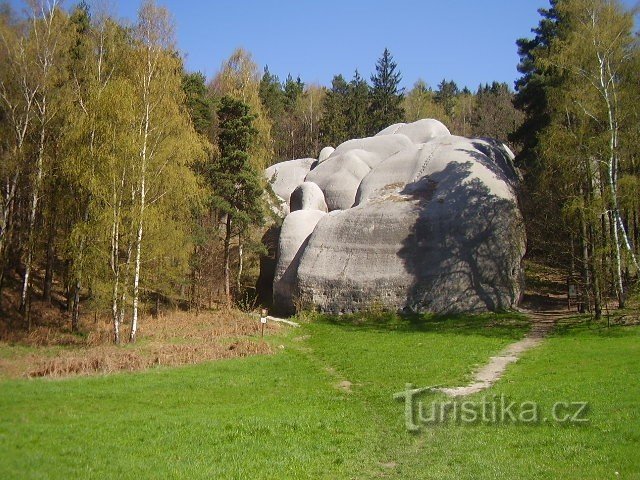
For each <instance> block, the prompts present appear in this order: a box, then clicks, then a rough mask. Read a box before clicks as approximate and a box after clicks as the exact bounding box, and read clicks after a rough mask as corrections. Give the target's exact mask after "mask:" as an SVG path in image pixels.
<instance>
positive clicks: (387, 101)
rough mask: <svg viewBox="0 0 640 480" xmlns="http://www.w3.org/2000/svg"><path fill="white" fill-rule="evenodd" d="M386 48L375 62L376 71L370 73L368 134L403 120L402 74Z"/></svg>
mask: <svg viewBox="0 0 640 480" xmlns="http://www.w3.org/2000/svg"><path fill="white" fill-rule="evenodd" d="M397 68H398V65H397V64H396V62H394V61H393V56H392V55H391V52H389V50H388V49H387V48H385V49H384V52H383V53H382V57H380V58H379V59H378V62H377V63H376V73H375V74H373V75H371V101H370V103H369V134H370V135H375V134H376V133H377V132H379V131H380V130H382V129H383V128H386V127H388V126H389V125H392V124H394V123H398V122H402V121H404V116H405V112H404V109H403V107H402V99H403V98H404V93H403V89H401V88H399V86H400V81H401V80H402V75H401V74H400V72H399V71H396V69H397Z"/></svg>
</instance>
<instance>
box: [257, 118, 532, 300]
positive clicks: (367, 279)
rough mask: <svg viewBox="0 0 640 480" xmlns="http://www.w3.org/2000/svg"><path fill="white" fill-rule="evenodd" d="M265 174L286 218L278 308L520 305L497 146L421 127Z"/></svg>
mask: <svg viewBox="0 0 640 480" xmlns="http://www.w3.org/2000/svg"><path fill="white" fill-rule="evenodd" d="M265 174H266V176H267V178H268V179H270V181H271V182H272V188H273V190H274V192H275V193H276V195H278V196H279V197H280V199H281V200H282V211H283V212H284V213H285V214H286V217H285V219H284V223H283V225H282V229H281V234H280V238H279V242H278V256H277V265H276V272H275V277H274V280H273V297H274V306H275V307H276V308H278V309H280V310H281V311H284V312H292V311H293V309H294V305H295V303H296V301H297V300H298V299H299V300H301V301H304V302H310V303H312V304H314V305H316V306H317V307H319V308H320V309H321V310H323V311H328V312H333V313H340V312H352V311H356V310H360V309H366V308H369V307H371V306H372V305H379V306H383V307H386V308H389V309H394V310H403V311H431V312H438V313H445V312H446V313H453V312H477V311H486V310H492V311H495V310H503V309H509V308H512V307H515V306H516V305H517V302H518V301H519V298H520V294H521V289H522V270H521V260H522V257H523V255H524V251H525V233H524V225H523V222H522V216H521V214H520V211H519V209H518V205H517V201H516V188H517V184H518V180H519V178H518V173H517V170H516V169H515V168H514V166H513V154H512V153H511V151H510V150H509V149H508V148H507V147H506V146H504V145H503V144H501V143H500V142H497V141H495V140H492V139H467V138H463V137H458V136H454V135H451V134H450V133H449V131H448V130H447V128H446V127H445V126H444V125H443V124H442V123H440V122H438V121H436V120H431V119H428V120H420V121H418V122H414V123H410V124H397V125H392V126H390V127H388V128H386V129H384V130H383V131H381V132H380V133H378V134H377V135H376V136H374V137H370V138H363V139H355V140H349V141H347V142H345V143H343V144H341V145H339V146H338V147H337V148H336V149H335V150H333V149H332V148H331V147H326V148H325V149H323V150H322V152H321V154H320V156H319V158H318V160H314V159H301V160H291V161H288V162H282V163H279V164H277V165H274V166H272V167H270V168H269V169H267V171H266V172H265ZM327 211H328V213H327ZM289 212H291V213H289Z"/></svg>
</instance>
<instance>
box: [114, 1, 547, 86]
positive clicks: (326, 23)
mask: <svg viewBox="0 0 640 480" xmlns="http://www.w3.org/2000/svg"><path fill="white" fill-rule="evenodd" d="M158 3H159V4H160V5H164V6H166V7H167V8H168V9H169V10H170V11H171V12H172V13H173V15H174V18H175V21H176V33H177V38H178V45H179V47H180V49H181V50H182V51H183V53H184V54H185V55H186V58H187V66H188V68H189V69H190V70H200V71H202V72H203V73H205V74H206V75H207V76H208V77H211V76H212V75H214V74H215V73H216V72H217V71H218V69H219V67H220V64H221V63H222V62H223V60H224V59H226V58H228V57H229V55H230V54H231V53H232V52H233V50H234V49H235V48H236V47H239V46H242V47H244V48H245V49H247V50H249V51H250V52H251V53H252V54H253V57H254V60H255V61H256V63H257V64H258V65H259V66H260V68H262V67H263V66H264V65H269V69H270V70H271V72H272V73H275V74H277V75H278V76H279V77H280V79H281V80H284V79H285V78H286V76H287V74H288V73H291V74H292V75H293V76H294V77H295V76H297V75H300V77H301V78H302V80H303V81H305V82H306V83H314V82H315V83H319V84H321V85H330V83H331V78H332V77H333V75H334V74H337V73H342V74H343V75H345V76H346V77H347V78H350V77H351V76H352V75H353V72H354V70H355V69H356V68H357V69H358V70H359V71H360V73H361V74H362V75H363V76H365V78H368V77H369V76H370V74H371V73H372V72H373V71H374V68H375V62H376V60H377V59H378V58H379V57H380V55H381V54H382V52H383V50H384V48H385V47H388V48H389V50H390V51H391V53H392V54H393V56H394V58H395V60H396V62H397V63H398V68H399V69H400V71H401V73H402V76H403V82H402V83H403V85H404V86H405V87H411V85H413V83H414V82H415V81H416V80H417V79H418V78H422V79H424V80H425V81H426V82H427V83H428V84H429V85H431V86H434V87H435V85H437V83H438V82H439V81H440V80H442V79H443V78H447V79H453V80H455V81H456V82H457V83H458V84H459V86H461V87H462V86H464V85H468V86H469V87H470V88H472V89H475V88H476V87H477V86H478V84H480V83H481V82H482V83H484V82H490V81H493V80H498V81H504V82H509V83H510V84H513V81H514V80H515V79H516V78H517V76H518V74H517V70H516V64H517V62H518V56H517V53H516V46H515V40H516V38H519V37H522V36H529V35H530V30H531V28H532V27H534V26H535V25H536V24H537V23H538V19H539V15H538V13H537V9H538V8H540V7H547V6H548V0H484V1H483V0H475V1H474V0H446V1H445V0H440V1H433V0H395V1H390V0H386V1H381V0H367V1H364V0H361V1H357V0H324V1H311V0H280V1H259V0H245V1H242V0H216V1H211V0H209V1H207V0H158ZM117 5H118V12H119V14H120V15H121V16H123V17H128V18H134V17H135V11H136V9H137V6H138V5H139V1H138V0H131V1H126V0H120V1H119V2H117Z"/></svg>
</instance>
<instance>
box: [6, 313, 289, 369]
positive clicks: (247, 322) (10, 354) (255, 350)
mask: <svg viewBox="0 0 640 480" xmlns="http://www.w3.org/2000/svg"><path fill="white" fill-rule="evenodd" d="M54 317H55V316H54V315H49V317H48V318H47V321H46V323H45V322H42V323H41V322H38V324H37V325H36V326H35V327H34V328H33V329H32V330H31V331H30V332H27V331H26V330H9V329H4V330H3V331H0V338H1V339H2V340H0V377H4V378H16V377H25V376H26V377H56V378H59V377H67V376H73V375H94V374H109V373H114V372H123V371H136V370H143V369H147V368H151V367H155V366H177V365H188V364H195V363H200V362H206V361H212V360H218V359H226V358H235V357H246V356H249V355H259V354H270V353H272V352H273V351H272V348H271V347H270V346H269V344H268V343H266V342H264V341H262V340H261V339H260V338H259V335H260V331H261V329H260V322H259V319H257V318H254V317H250V316H249V315H247V314H245V313H242V312H239V311H236V310H220V311H208V312H200V314H199V315H195V313H190V312H182V311H176V312H170V313H167V314H165V315H161V316H160V317H158V318H152V317H151V316H146V317H143V318H142V319H141V321H140V328H139V331H138V332H139V333H138V341H137V343H136V344H124V345H121V346H117V345H114V344H113V343H112V341H113V340H112V339H113V332H112V325H111V323H110V321H109V319H108V317H106V316H104V317H97V316H94V315H93V314H89V315H85V316H83V317H82V318H81V326H80V330H81V333H80V334H75V333H71V332H70V331H69V330H68V327H67V326H66V319H65V317H64V315H59V316H58V318H54ZM282 328H284V327H282V326H281V325H279V324H276V323H273V322H272V323H269V324H268V325H266V328H265V332H264V333H265V335H270V334H273V333H276V332H278V331H280V330H281V329H282ZM127 335H128V325H125V326H123V329H122V337H123V338H127Z"/></svg>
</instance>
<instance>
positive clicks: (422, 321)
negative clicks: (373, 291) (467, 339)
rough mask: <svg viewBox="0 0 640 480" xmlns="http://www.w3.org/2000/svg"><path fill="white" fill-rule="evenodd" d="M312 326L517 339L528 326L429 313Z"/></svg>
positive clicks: (319, 318)
mask: <svg viewBox="0 0 640 480" xmlns="http://www.w3.org/2000/svg"><path fill="white" fill-rule="evenodd" d="M314 323H320V324H327V325H334V326H338V327H340V328H341V329H342V330H345V331H359V332H361V331H374V332H380V333H383V332H402V333H438V334H455V335H475V336H483V337H491V338H513V339H519V338H521V337H522V336H523V335H525V334H526V333H527V332H528V331H529V329H530V326H531V322H530V321H529V319H528V318H527V317H526V316H525V315H523V314H520V313H516V312H510V313H484V314H478V315H464V314H455V315H434V314H430V313H409V314H403V313H395V312H387V311H384V312H359V313H353V314H345V315H322V314H318V315H316V316H315V318H314Z"/></svg>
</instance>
